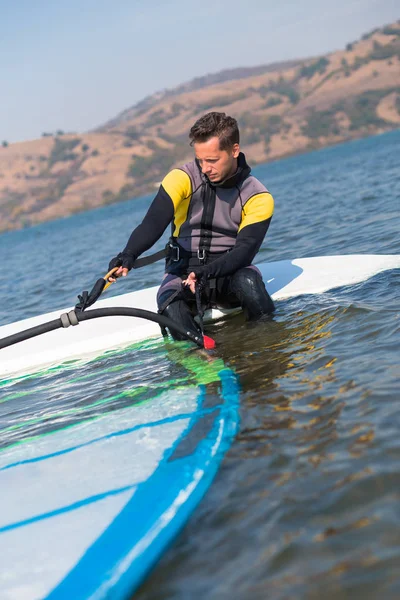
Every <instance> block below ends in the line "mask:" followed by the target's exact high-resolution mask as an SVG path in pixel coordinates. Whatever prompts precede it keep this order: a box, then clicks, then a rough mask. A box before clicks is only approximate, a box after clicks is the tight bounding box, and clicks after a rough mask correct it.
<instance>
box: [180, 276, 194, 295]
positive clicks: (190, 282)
mask: <svg viewBox="0 0 400 600" xmlns="http://www.w3.org/2000/svg"><path fill="white" fill-rule="evenodd" d="M182 283H183V285H187V286H189V288H190V291H191V292H192V294H194V293H195V290H196V283H197V279H196V274H195V273H193V271H192V272H191V273H189V275H188V276H187V279H184V281H182Z"/></svg>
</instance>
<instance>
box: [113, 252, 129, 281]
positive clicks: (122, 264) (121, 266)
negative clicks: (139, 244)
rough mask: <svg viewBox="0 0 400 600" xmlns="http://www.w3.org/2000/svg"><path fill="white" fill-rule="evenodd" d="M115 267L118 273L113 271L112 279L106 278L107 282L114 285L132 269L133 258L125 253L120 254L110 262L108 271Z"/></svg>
mask: <svg viewBox="0 0 400 600" xmlns="http://www.w3.org/2000/svg"><path fill="white" fill-rule="evenodd" d="M115 267H118V271H115V273H113V275H112V277H109V278H108V281H110V282H112V283H114V281H116V279H118V277H126V276H127V275H128V272H129V271H130V270H131V269H132V267H133V258H132V257H131V256H129V255H128V254H126V253H125V252H120V253H119V254H118V256H116V257H115V258H112V259H111V260H110V264H109V265H108V270H109V271H111V270H112V269H115Z"/></svg>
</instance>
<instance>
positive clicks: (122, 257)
mask: <svg viewBox="0 0 400 600" xmlns="http://www.w3.org/2000/svg"><path fill="white" fill-rule="evenodd" d="M190 193H191V181H190V178H189V176H188V175H187V173H185V172H184V171H181V170H180V169H173V170H172V171H170V172H169V173H168V175H166V177H165V178H164V179H163V181H162V183H161V185H160V188H159V190H158V192H157V195H156V197H155V198H154V200H153V202H152V203H151V205H150V207H149V210H148V211H147V213H146V215H145V217H144V219H143V221H142V222H141V223H140V225H138V226H137V227H136V229H134V230H133V232H132V233H131V235H130V237H129V240H128V243H127V244H126V246H125V248H124V249H123V251H122V252H121V253H120V254H118V256H117V257H115V259H112V261H111V262H110V268H112V264H113V263H115V266H120V269H119V271H117V273H116V275H117V276H118V275H120V274H122V275H123V274H124V273H123V272H122V271H125V274H126V273H127V272H128V271H129V270H130V269H131V268H132V267H133V263H134V262H135V260H136V259H137V258H138V256H140V255H141V254H142V253H143V252H145V251H146V250H148V249H149V248H151V247H152V246H153V245H154V244H155V243H156V242H157V241H158V240H159V239H160V237H161V236H162V235H163V233H164V231H165V230H166V228H167V227H168V225H169V224H170V223H171V221H172V219H173V218H174V214H175V211H176V209H177V208H178V206H179V204H180V202H181V201H182V200H183V199H185V198H186V197H188V196H190ZM117 262H118V263H119V265H117Z"/></svg>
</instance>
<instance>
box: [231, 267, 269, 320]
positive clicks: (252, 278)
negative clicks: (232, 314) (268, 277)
mask: <svg viewBox="0 0 400 600" xmlns="http://www.w3.org/2000/svg"><path fill="white" fill-rule="evenodd" d="M228 279H229V282H228V285H227V296H226V298H227V300H228V301H229V302H230V303H231V305H232V306H235V305H236V306H238V305H240V306H241V307H242V309H243V312H244V314H245V316H246V318H247V319H248V320H249V321H256V320H258V319H260V318H262V317H264V316H266V315H270V314H271V313H273V312H274V310H275V306H274V303H273V301H272V299H271V297H270V295H269V294H268V292H267V290H266V289H265V285H264V282H263V280H262V277H261V274H260V272H259V271H258V269H256V268H254V267H245V268H243V269H239V270H238V271H236V273H234V274H233V275H231V276H230V277H229V278H228Z"/></svg>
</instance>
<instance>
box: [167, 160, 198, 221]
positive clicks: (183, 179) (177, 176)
mask: <svg viewBox="0 0 400 600" xmlns="http://www.w3.org/2000/svg"><path fill="white" fill-rule="evenodd" d="M161 185H162V186H163V188H164V190H165V191H166V192H167V194H168V196H169V197H170V198H171V200H172V202H173V204H174V211H175V213H176V211H177V208H178V206H179V204H180V203H181V202H182V200H185V199H186V198H188V197H189V196H190V195H191V193H192V182H191V181H190V177H189V175H188V174H187V173H185V171H182V170H181V169H173V170H172V171H170V172H169V173H168V174H167V175H166V176H165V177H164V179H163V180H162V182H161Z"/></svg>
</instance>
